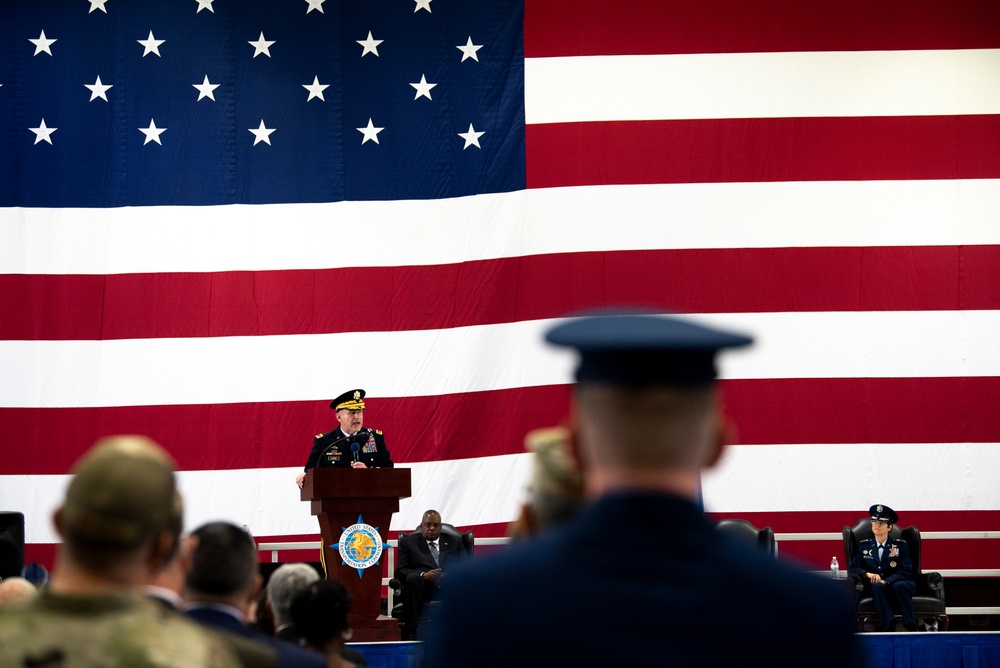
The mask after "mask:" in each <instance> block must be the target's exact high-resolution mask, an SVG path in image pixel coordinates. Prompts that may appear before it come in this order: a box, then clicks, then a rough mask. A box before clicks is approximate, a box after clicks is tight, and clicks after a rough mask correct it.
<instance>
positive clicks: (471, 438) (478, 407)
mask: <svg viewBox="0 0 1000 668" xmlns="http://www.w3.org/2000/svg"><path fill="white" fill-rule="evenodd" d="M724 399H725V407H726V411H727V413H728V414H729V415H730V416H731V417H732V418H733V420H734V422H735V424H736V425H737V429H738V436H739V438H738V442H739V443H742V444H751V445H752V444H781V443H793V444H794V443H966V442H982V443H1000V411H997V410H996V406H998V405H1000V378H995V377H990V378H904V379H899V378H847V379H778V380H740V381H728V382H727V383H726V384H725V385H724ZM568 412H569V391H568V388H567V387H565V386H547V387H534V388H521V389H516V390H506V391H495V392H474V393H468V394H453V395H445V396H441V397H412V398H388V399H380V398H373V399H372V400H371V402H370V410H369V411H368V413H367V425H368V426H369V427H373V428H378V429H382V430H384V431H385V433H386V437H387V442H388V444H389V447H390V449H391V451H392V453H393V458H394V459H395V460H396V461H398V462H426V461H438V460H443V459H462V458H471V457H484V456H490V455H502V454H514V453H519V452H523V437H524V434H525V433H527V432H528V431H529V430H531V429H535V428H537V427H544V426H550V425H554V424H558V423H560V422H561V421H563V420H564V418H565V417H566V416H567V415H568ZM334 426H335V424H334V420H333V416H332V414H331V413H330V411H329V409H328V408H327V406H326V403H325V402H312V401H310V402H281V403H258V404H218V405H196V406H139V407H108V408H97V409H93V408H52V409H34V408H29V409H19V408H18V409H14V408H5V409H0V433H2V434H3V435H4V440H5V442H6V443H9V444H17V447H7V448H5V455H4V458H3V460H2V462H0V467H2V469H0V473H3V474H8V475H10V474H58V473H65V472H66V471H68V470H69V468H70V466H71V464H72V463H73V462H74V461H75V460H76V459H77V458H78V457H79V456H80V455H81V454H82V453H83V452H84V450H86V448H87V447H89V446H90V445H91V444H92V443H93V442H94V441H95V440H97V439H98V438H99V437H101V436H106V435H109V434H121V433H142V434H148V435H149V436H151V437H152V438H154V439H155V440H157V441H158V442H160V443H162V444H163V445H164V446H165V447H166V448H167V449H168V450H169V451H170V452H171V453H173V455H174V457H175V458H176V459H177V461H178V465H179V467H180V468H181V469H183V470H210V469H243V468H275V467H284V466H301V465H303V464H304V463H305V459H306V456H307V455H308V453H309V448H310V447H311V445H312V437H313V436H314V435H315V433H316V432H319V431H327V430H329V429H332V428H333V427H334ZM804 447H806V446H804ZM942 447H946V446H942Z"/></svg>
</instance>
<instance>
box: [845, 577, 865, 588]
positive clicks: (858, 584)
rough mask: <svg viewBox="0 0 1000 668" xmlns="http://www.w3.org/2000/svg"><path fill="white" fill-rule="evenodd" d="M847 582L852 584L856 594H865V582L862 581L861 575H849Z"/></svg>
mask: <svg viewBox="0 0 1000 668" xmlns="http://www.w3.org/2000/svg"><path fill="white" fill-rule="evenodd" d="M847 581H848V582H850V583H851V585H852V586H853V588H854V591H856V592H859V593H860V592H863V591H864V590H865V582H864V580H862V579H861V576H860V575H857V574H855V573H849V574H848V575H847Z"/></svg>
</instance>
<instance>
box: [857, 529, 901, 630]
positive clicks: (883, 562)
mask: <svg viewBox="0 0 1000 668" xmlns="http://www.w3.org/2000/svg"><path fill="white" fill-rule="evenodd" d="M849 572H850V573H851V574H853V575H857V576H859V577H861V578H862V582H864V584H865V589H866V590H867V589H868V588H871V592H872V598H873V599H874V601H875V609H876V610H877V611H878V616H879V619H880V620H882V626H883V627H884V628H885V629H886V630H890V629H892V628H893V627H894V626H895V624H896V613H895V612H893V609H892V608H893V605H892V604H893V602H897V603H898V607H899V608H900V611H901V613H902V615H903V625H904V626H907V627H908V628H912V627H915V626H916V625H917V616H916V614H915V613H914V611H913V596H914V595H915V594H916V593H917V583H916V581H915V580H914V579H913V564H912V563H911V562H910V546H909V545H908V544H907V542H906V541H905V540H903V539H901V538H887V539H886V541H885V546H884V547H883V549H882V558H881V559H879V556H878V543H877V542H876V541H875V539H874V538H865V539H863V540H861V541H859V543H858V551H857V552H856V553H855V554H854V559H852V561H851V565H850V571H849ZM866 573H877V574H878V575H879V576H880V577H881V578H882V582H879V583H876V584H874V585H873V584H871V583H869V582H868V578H867V577H866V576H865V574H866Z"/></svg>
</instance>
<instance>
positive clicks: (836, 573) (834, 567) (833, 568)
mask: <svg viewBox="0 0 1000 668" xmlns="http://www.w3.org/2000/svg"><path fill="white" fill-rule="evenodd" d="M830 574H831V575H832V577H833V578H834V579H837V578H839V577H840V562H839V561H837V557H834V558H833V559H831V560H830Z"/></svg>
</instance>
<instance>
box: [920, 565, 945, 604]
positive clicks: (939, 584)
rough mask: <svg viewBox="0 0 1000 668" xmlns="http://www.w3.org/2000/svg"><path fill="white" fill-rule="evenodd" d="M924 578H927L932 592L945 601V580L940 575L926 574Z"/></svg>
mask: <svg viewBox="0 0 1000 668" xmlns="http://www.w3.org/2000/svg"><path fill="white" fill-rule="evenodd" d="M924 577H925V578H927V586H928V587H929V588H930V590H931V592H932V593H933V594H934V596H936V597H937V598H938V599H939V600H941V601H943V600H944V578H943V577H941V574H940V573H935V572H931V573H924Z"/></svg>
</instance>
